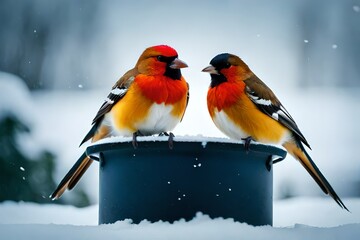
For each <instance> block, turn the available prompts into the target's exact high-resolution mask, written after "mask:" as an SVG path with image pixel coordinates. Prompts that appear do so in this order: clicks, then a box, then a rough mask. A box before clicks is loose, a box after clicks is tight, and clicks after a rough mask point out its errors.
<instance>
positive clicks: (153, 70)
mask: <svg viewBox="0 0 360 240" xmlns="http://www.w3.org/2000/svg"><path fill="white" fill-rule="evenodd" d="M185 67H187V64H186V63H185V62H183V61H181V60H180V59H179V58H178V54H177V52H176V51H175V50H174V49H173V48H171V47H169V46H166V45H159V46H153V47H149V48H147V49H146V50H145V51H144V52H143V53H142V54H141V56H140V57H139V60H138V61H137V63H136V65H135V67H134V68H133V69H131V70H129V71H128V72H126V73H125V74H124V76H122V77H121V78H120V79H119V80H118V81H117V82H116V83H115V85H114V86H113V88H112V90H111V91H110V94H109V95H108V97H107V98H106V100H105V101H104V103H103V104H102V105H101V107H100V109H99V111H98V112H97V114H96V116H95V118H94V120H93V122H92V128H91V129H90V131H89V132H88V134H87V135H86V136H85V138H84V139H83V141H82V142H81V144H80V145H82V144H83V143H84V142H86V141H88V140H90V139H91V141H92V142H96V141H98V140H99V139H103V138H105V137H109V136H113V135H119V136H133V145H134V147H136V146H137V142H136V137H137V136H139V135H141V136H143V135H153V134H165V135H169V146H170V147H171V145H172V137H173V135H172V133H170V134H168V133H167V132H168V131H171V130H173V129H174V128H175V126H176V125H177V124H178V123H179V122H180V121H181V120H182V118H183V116H184V113H185V109H186V107H187V103H188V99H189V86H188V84H187V82H186V81H185V79H184V78H183V76H182V75H181V71H180V69H181V68H185ZM92 161H93V160H91V159H90V158H89V157H88V156H86V154H85V153H84V154H83V155H82V156H81V157H80V158H79V159H78V160H77V162H76V163H75V164H74V166H73V167H72V168H71V169H70V170H69V172H68V173H67V174H66V175H65V177H64V178H63V180H62V181H61V182H60V184H59V186H58V187H57V188H56V190H55V191H54V193H52V194H51V196H50V198H52V199H57V198H59V197H60V196H61V195H62V194H63V193H64V191H65V190H66V189H69V190H71V189H72V188H73V187H74V186H75V185H76V184H77V182H78V181H79V180H80V178H81V177H82V175H83V174H84V173H85V171H86V170H87V169H88V167H89V166H90V165H91V163H92Z"/></svg>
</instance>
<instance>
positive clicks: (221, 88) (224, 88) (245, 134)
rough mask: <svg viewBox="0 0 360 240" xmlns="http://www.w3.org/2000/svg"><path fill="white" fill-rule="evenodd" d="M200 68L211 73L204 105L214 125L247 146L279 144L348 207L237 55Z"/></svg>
mask: <svg viewBox="0 0 360 240" xmlns="http://www.w3.org/2000/svg"><path fill="white" fill-rule="evenodd" d="M202 71H203V72H208V73H210V75H211V84H210V87H209V90H208V94H207V105H208V110H209V113H210V116H211V118H212V120H213V122H214V123H215V125H216V127H217V128H219V129H220V130H221V131H222V132H223V133H224V134H226V135H227V136H229V137H230V138H233V139H237V140H240V139H241V140H245V147H246V148H248V147H249V143H250V141H251V140H255V141H259V142H263V143H271V144H281V145H282V146H283V147H284V148H285V149H286V150H287V151H288V152H289V153H290V154H291V155H292V156H293V157H294V158H295V159H297V160H299V162H300V163H301V165H302V166H303V167H304V168H305V169H306V170H307V171H308V173H309V174H310V175H311V176H312V177H313V179H314V180H315V181H316V182H317V184H318V185H319V186H320V188H321V189H322V190H323V191H324V192H325V193H326V194H329V195H330V196H331V197H332V198H333V199H334V200H335V201H336V203H337V204H338V205H339V206H340V207H341V208H344V209H346V210H348V209H347V208H346V206H345V205H344V203H343V202H342V201H341V199H340V198H339V196H338V195H337V194H336V192H335V191H334V189H333V188H332V187H331V185H330V184H329V182H328V181H327V180H326V178H325V177H324V175H323V174H322V173H321V172H320V170H319V169H318V167H317V166H316V165H315V163H314V162H313V160H312V159H311V158H310V156H309V155H308V153H307V152H306V151H305V148H304V146H303V144H305V145H306V146H307V147H309V148H310V146H309V144H308V142H307V140H306V139H305V137H304V136H303V134H302V133H301V132H300V130H299V128H298V126H297V125H296V123H295V121H294V119H293V118H292V117H291V116H290V114H289V112H288V111H287V110H286V109H285V108H284V106H283V105H282V104H281V103H280V101H279V100H278V98H277V97H276V96H275V94H274V93H273V92H272V91H271V89H270V88H269V87H268V86H266V84H265V83H263V82H262V81H261V80H260V79H259V78H258V77H257V76H256V75H255V74H254V73H253V72H252V71H251V70H250V68H249V67H248V66H247V65H246V64H245V63H244V62H243V61H242V60H241V59H240V58H239V57H238V56H235V55H233V54H229V53H223V54H219V55H217V56H216V57H214V58H213V59H212V60H211V62H210V66H208V67H206V68H204V69H203V70H202ZM310 149H311V148H310Z"/></svg>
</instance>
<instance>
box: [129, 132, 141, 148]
mask: <svg viewBox="0 0 360 240" xmlns="http://www.w3.org/2000/svg"><path fill="white" fill-rule="evenodd" d="M138 136H143V134H142V133H141V132H140V131H136V132H134V133H133V138H132V145H133V147H134V149H136V148H138V146H139V144H138V141H137V139H136V138H137V137H138Z"/></svg>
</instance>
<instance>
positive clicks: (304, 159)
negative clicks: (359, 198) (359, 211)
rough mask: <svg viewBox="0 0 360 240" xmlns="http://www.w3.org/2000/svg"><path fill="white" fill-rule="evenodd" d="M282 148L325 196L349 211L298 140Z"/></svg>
mask: <svg viewBox="0 0 360 240" xmlns="http://www.w3.org/2000/svg"><path fill="white" fill-rule="evenodd" d="M283 147H284V148H285V149H286V150H287V151H288V152H289V153H290V154H291V155H292V156H293V157H294V158H295V159H297V160H299V162H300V163H301V165H302V166H303V167H304V168H305V169H306V170H307V171H308V173H309V174H310V175H311V176H312V178H313V179H314V180H315V181H316V183H317V184H318V185H319V186H320V188H321V189H322V190H323V191H324V193H325V194H329V195H330V196H331V197H332V198H333V199H334V200H335V202H336V203H337V204H338V205H339V206H340V207H341V208H344V209H346V210H347V211H349V210H348V209H347V207H346V206H345V204H344V203H343V202H342V201H341V199H340V197H339V196H338V195H337V194H336V192H335V190H334V189H333V188H332V187H331V185H330V183H329V182H328V181H327V180H326V178H325V177H324V175H323V174H322V173H321V172H320V170H319V168H318V167H317V166H316V165H315V163H314V161H313V160H312V159H311V157H310V156H309V154H308V153H307V152H306V151H305V149H304V146H303V145H302V144H301V142H300V141H299V140H295V141H289V142H286V143H284V144H283Z"/></svg>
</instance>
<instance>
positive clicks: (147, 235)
mask: <svg viewBox="0 0 360 240" xmlns="http://www.w3.org/2000/svg"><path fill="white" fill-rule="evenodd" d="M345 201H346V202H347V203H348V205H349V208H350V209H351V210H352V212H351V213H349V212H346V211H344V210H341V209H339V208H337V206H335V205H334V204H333V202H332V201H331V200H330V199H325V198H295V199H291V200H281V201H276V202H275V204H274V227H271V226H260V227H254V226H251V225H248V224H246V223H239V222H234V221H233V219H222V218H216V219H211V218H209V217H208V216H207V215H204V214H202V213H198V214H197V215H196V216H194V218H193V219H192V220H191V221H187V222H186V221H184V220H181V219H180V220H178V221H176V222H174V223H172V224H170V223H168V222H162V221H159V222H155V223H150V222H148V221H146V220H144V221H142V222H141V223H139V224H132V223H131V220H123V221H118V222H116V223H114V224H106V225H100V226H98V225H97V217H98V211H97V208H98V206H97V205H94V206H91V207H87V208H81V209H79V208H75V207H72V206H60V205H54V204H49V205H39V204H34V203H24V202H21V203H14V202H5V203H2V204H0V216H2V218H0V233H1V234H0V235H1V239H17V240H21V239H39V240H41V239H54V240H56V239H87V240H89V239H106V240H112V239H347V240H348V239H350V240H351V239H359V237H360V199H345ZM294 209H301V211H294ZM329 213H331V214H330V216H329Z"/></svg>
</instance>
